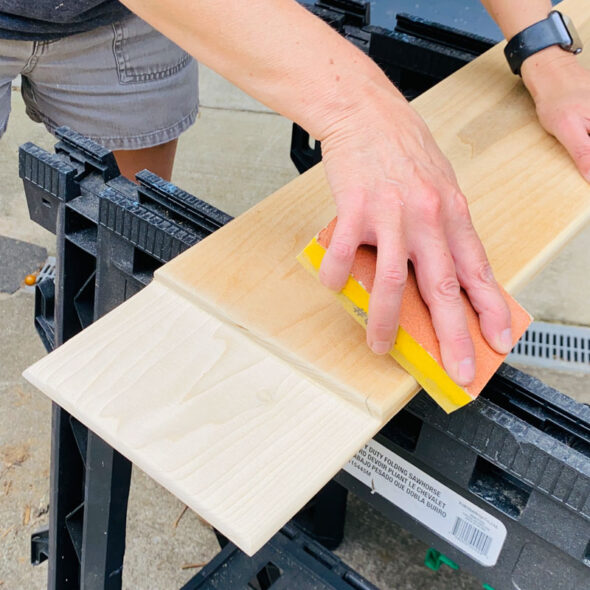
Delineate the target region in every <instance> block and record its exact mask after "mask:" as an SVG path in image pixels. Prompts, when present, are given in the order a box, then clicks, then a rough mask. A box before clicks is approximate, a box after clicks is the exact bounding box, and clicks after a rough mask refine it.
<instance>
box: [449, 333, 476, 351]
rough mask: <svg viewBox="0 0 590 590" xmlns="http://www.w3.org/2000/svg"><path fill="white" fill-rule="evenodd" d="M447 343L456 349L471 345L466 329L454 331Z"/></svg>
mask: <svg viewBox="0 0 590 590" xmlns="http://www.w3.org/2000/svg"><path fill="white" fill-rule="evenodd" d="M449 344H450V345H451V346H452V347H453V348H455V349H458V350H464V349H465V348H468V347H471V346H473V342H472V340H471V336H470V335H469V332H468V331H466V330H460V331H458V332H456V333H454V334H453V335H452V336H451V338H450V341H449Z"/></svg>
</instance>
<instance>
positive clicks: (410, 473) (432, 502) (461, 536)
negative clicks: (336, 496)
mask: <svg viewBox="0 0 590 590" xmlns="http://www.w3.org/2000/svg"><path fill="white" fill-rule="evenodd" d="M344 470H345V471H347V472H348V473H350V474H351V475H353V476H354V477H356V478H357V479H358V480H359V481H361V482H362V483H364V484H365V485H366V486H368V487H369V488H370V489H371V493H373V494H379V495H380V496H383V497H384V498H386V499H387V500H389V501H390V502H392V503H393V504H395V505H396V506H397V507H398V508H400V509H402V510H403V511H404V512H407V513H408V514H409V515H410V516H412V517H413V518H415V519H416V520H418V521H420V522H421V523H422V524H423V525H425V526H426V527H428V528H429V529H431V530H432V531H433V532H434V533H435V534H437V535H439V536H440V537H442V538H443V539H445V540H446V541H448V542H449V543H451V544H452V545H454V546H455V547H457V548H458V549H460V550H461V551H463V552H464V553H466V554H467V555H469V556H470V557H471V558H472V559H474V560H475V561H477V562H478V563H481V564H482V565H484V566H492V565H495V564H496V562H497V561H498V556H499V555H500V551H501V550H502V546H503V545H504V541H505V539H506V527H505V526H504V524H503V523H502V522H501V521H500V520H498V519H497V518H495V517H494V516H492V515H491V514H488V513H487V512H486V511H485V510H482V509H481V508H480V507H479V506H476V505H475V504H473V503H472V502H470V501H469V500H466V499H465V498H463V497H462V496H461V495H459V494H457V493H456V492H454V491H453V490H451V489H450V488H448V487H447V486H445V485H443V484H442V483H441V482H440V481H438V480H437V479H435V478H434V477H431V476H430V475H428V474H427V473H425V472H424V471H422V470H420V469H418V468H417V467H416V466H415V465H412V463H410V462H409V461H406V460H405V459H402V457H400V456H399V455H396V454H395V453H394V452H392V451H390V450H389V449H388V448H387V447H385V446H383V445H382V444H380V443H378V442H377V441H375V440H371V441H369V443H368V444H366V445H365V447H364V448H362V449H361V450H360V451H359V452H358V453H357V454H356V455H355V456H354V457H353V458H352V459H351V460H350V461H349V462H348V463H347V464H346V465H345V466H344Z"/></svg>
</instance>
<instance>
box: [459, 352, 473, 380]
mask: <svg viewBox="0 0 590 590" xmlns="http://www.w3.org/2000/svg"><path fill="white" fill-rule="evenodd" d="M474 377H475V361H474V360H473V357H470V356H468V357H466V358H464V359H463V360H462V361H461V362H460V363H459V382H460V384H461V385H467V384H468V383H471V382H472V381H473V378H474Z"/></svg>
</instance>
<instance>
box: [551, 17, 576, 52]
mask: <svg viewBox="0 0 590 590" xmlns="http://www.w3.org/2000/svg"><path fill="white" fill-rule="evenodd" d="M548 20H549V21H550V22H551V24H552V25H553V27H554V29H555V32H556V33H557V35H558V36H559V38H560V42H559V46H560V47H561V48H562V49H565V50H566V51H571V52H572V53H580V51H582V46H583V44H582V40H581V39H580V37H579V35H578V31H576V27H574V25H573V23H572V21H571V20H570V18H569V17H568V16H566V15H565V14H561V12H558V11H557V10H552V11H551V12H550V13H549V17H548Z"/></svg>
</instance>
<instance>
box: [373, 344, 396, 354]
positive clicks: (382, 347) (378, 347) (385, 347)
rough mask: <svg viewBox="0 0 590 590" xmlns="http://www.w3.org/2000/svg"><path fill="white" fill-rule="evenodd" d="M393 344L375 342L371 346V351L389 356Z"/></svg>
mask: <svg viewBox="0 0 590 590" xmlns="http://www.w3.org/2000/svg"><path fill="white" fill-rule="evenodd" d="M391 346H392V344H391V342H389V341H388V342H383V341H382V342H373V343H372V344H371V350H372V351H373V352H374V353H375V354H387V353H388V352H389V351H390V350H391Z"/></svg>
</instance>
